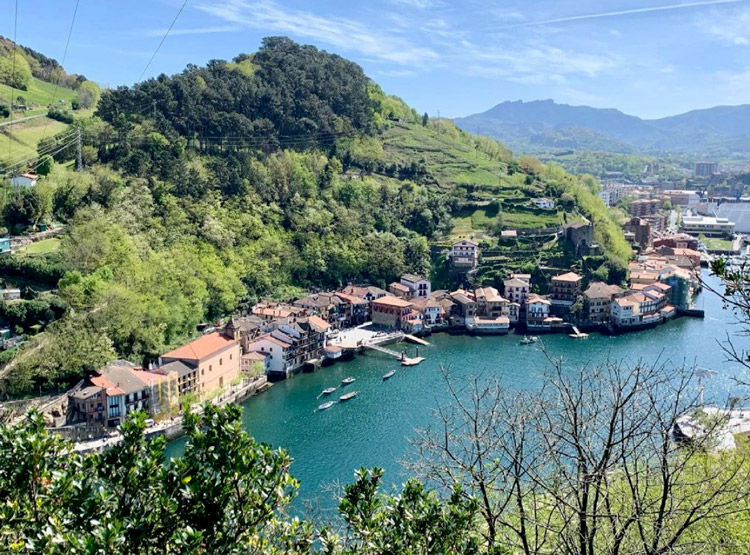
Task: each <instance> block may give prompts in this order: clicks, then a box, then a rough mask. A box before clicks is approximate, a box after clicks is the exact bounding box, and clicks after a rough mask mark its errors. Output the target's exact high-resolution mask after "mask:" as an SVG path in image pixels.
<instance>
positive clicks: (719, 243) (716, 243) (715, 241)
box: [702, 237, 732, 251]
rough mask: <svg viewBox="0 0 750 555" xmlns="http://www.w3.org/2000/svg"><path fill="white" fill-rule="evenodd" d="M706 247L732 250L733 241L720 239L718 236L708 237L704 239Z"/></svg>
mask: <svg viewBox="0 0 750 555" xmlns="http://www.w3.org/2000/svg"><path fill="white" fill-rule="evenodd" d="M702 241H703V242H704V243H705V244H706V248H707V249H708V250H710V251H731V250H732V241H730V240H728V239H719V238H718V237H706V238H705V239H702Z"/></svg>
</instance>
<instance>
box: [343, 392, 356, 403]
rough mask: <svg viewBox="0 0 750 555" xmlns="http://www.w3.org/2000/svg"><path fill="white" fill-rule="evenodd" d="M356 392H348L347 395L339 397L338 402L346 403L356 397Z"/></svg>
mask: <svg viewBox="0 0 750 555" xmlns="http://www.w3.org/2000/svg"><path fill="white" fill-rule="evenodd" d="M357 393H359V392H358V391H350V392H349V393H346V394H344V395H342V396H341V397H339V401H342V402H343V401H348V400H349V399H354V398H355V397H356V396H357Z"/></svg>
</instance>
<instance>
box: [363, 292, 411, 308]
mask: <svg viewBox="0 0 750 555" xmlns="http://www.w3.org/2000/svg"><path fill="white" fill-rule="evenodd" d="M372 303H373V304H374V305H376V304H381V305H386V306H395V307H399V308H406V307H409V306H411V303H410V302H409V301H405V300H404V299H399V298H398V297H394V296H392V295H386V296H385V297H380V298H379V299H375V300H374V301H372Z"/></svg>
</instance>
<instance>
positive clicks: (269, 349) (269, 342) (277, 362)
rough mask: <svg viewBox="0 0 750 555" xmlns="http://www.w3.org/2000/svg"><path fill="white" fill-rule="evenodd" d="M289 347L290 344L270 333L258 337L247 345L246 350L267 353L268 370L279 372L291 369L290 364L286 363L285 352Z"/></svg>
mask: <svg viewBox="0 0 750 555" xmlns="http://www.w3.org/2000/svg"><path fill="white" fill-rule="evenodd" d="M289 349H291V345H289V344H287V343H285V342H284V341H281V340H280V339H277V338H275V337H273V336H271V335H265V336H262V337H259V338H258V339H256V340H255V341H252V342H251V343H248V345H247V350H248V352H252V351H257V352H260V353H263V354H266V353H267V354H268V356H269V359H268V367H267V368H268V370H269V371H270V372H279V373H286V372H289V371H291V370H292V367H291V365H290V364H288V363H287V358H288V356H287V352H288V351H289Z"/></svg>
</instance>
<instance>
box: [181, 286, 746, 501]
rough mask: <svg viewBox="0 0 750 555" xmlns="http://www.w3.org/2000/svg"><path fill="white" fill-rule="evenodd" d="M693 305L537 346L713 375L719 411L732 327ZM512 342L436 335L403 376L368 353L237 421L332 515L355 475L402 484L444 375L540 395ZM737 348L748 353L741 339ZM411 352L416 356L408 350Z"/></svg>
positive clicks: (283, 390)
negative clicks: (285, 462) (335, 497)
mask: <svg viewBox="0 0 750 555" xmlns="http://www.w3.org/2000/svg"><path fill="white" fill-rule="evenodd" d="M698 306H699V307H700V308H703V309H704V310H705V311H706V318H705V319H704V320H699V319H693V318H679V319H677V320H674V321H672V322H670V323H668V324H666V325H664V326H660V327H658V328H656V329H653V330H645V331H641V332H636V333H631V334H627V335H621V336H617V337H607V336H603V335H599V334H592V335H591V336H590V338H589V339H588V340H582V341H581V340H579V341H576V340H573V339H570V338H569V337H567V336H566V335H548V336H543V337H542V341H543V342H544V345H545V347H546V348H547V350H548V352H549V354H550V355H551V356H553V357H556V358H557V357H563V361H564V364H565V365H566V367H568V368H571V367H580V366H582V365H593V364H596V363H597V362H600V361H602V360H604V359H606V358H607V357H610V358H612V359H616V360H622V359H624V360H627V361H629V362H636V361H638V360H642V361H643V362H645V363H650V364H657V363H664V362H668V363H669V364H683V363H684V364H687V365H692V364H696V365H698V366H703V367H708V368H712V369H714V370H717V371H719V374H718V375H717V376H715V377H713V378H711V379H710V380H707V381H706V382H705V383H704V385H705V387H706V393H705V398H706V401H707V402H708V401H716V402H724V401H725V400H726V399H727V397H728V396H729V395H730V394H731V392H732V389H733V388H732V381H731V376H732V375H733V374H735V373H736V372H738V371H739V369H738V368H736V367H734V366H732V365H731V364H729V363H728V362H725V358H726V357H725V355H724V353H723V352H722V351H721V348H720V346H719V344H718V343H717V342H718V341H725V340H726V334H727V332H728V333H730V334H736V333H737V332H738V331H739V328H738V326H737V325H736V324H735V322H736V320H735V319H734V317H733V316H732V314H731V313H729V312H728V311H724V310H722V307H721V301H720V299H719V298H718V297H717V296H715V295H713V294H712V293H708V292H704V293H703V294H702V295H701V296H700V297H699V301H698ZM519 339H520V337H519V336H516V335H508V336H504V337H470V336H462V335H456V336H451V335H447V334H435V335H433V336H432V337H430V338H428V340H429V341H430V343H431V344H432V345H431V346H430V347H419V350H420V355H422V356H425V357H426V359H427V360H426V361H425V362H423V363H422V364H420V365H419V366H415V367H412V368H402V367H400V366H399V365H398V363H397V362H396V361H395V359H393V358H392V357H389V356H387V355H384V354H380V353H377V352H373V351H371V352H368V353H367V354H365V355H362V356H358V357H356V358H355V359H354V360H352V361H349V362H342V363H337V364H335V365H333V366H330V367H327V368H323V369H321V370H320V371H318V372H316V373H314V374H302V375H299V376H297V377H295V378H293V379H290V380H286V381H284V382H280V383H277V384H275V385H274V386H273V387H272V388H271V389H270V390H269V391H268V392H266V393H264V394H263V395H260V396H258V397H255V398H251V399H249V400H248V401H246V402H245V403H244V411H243V420H244V423H245V426H246V428H247V430H248V431H250V432H251V433H252V434H253V435H254V436H255V437H256V438H257V439H259V440H261V441H265V442H268V443H270V444H272V445H274V446H283V447H285V448H286V449H287V450H288V451H289V452H290V453H291V455H292V456H293V457H294V459H295V462H294V464H293V465H292V472H293V474H294V475H295V476H296V477H297V478H298V479H299V480H300V481H301V488H300V498H299V501H298V503H302V502H311V503H313V504H318V505H320V506H323V507H330V506H331V505H332V499H331V495H330V493H329V492H328V490H330V489H331V488H330V487H329V486H331V485H334V484H336V483H342V484H343V483H348V482H350V481H351V479H352V476H353V472H354V470H355V469H356V468H359V467H363V466H365V467H370V466H380V467H383V468H385V469H386V478H387V480H386V481H387V482H388V483H390V484H398V483H401V482H402V481H403V479H404V478H406V477H407V474H406V472H405V471H404V469H403V468H402V466H401V464H400V463H399V460H403V459H405V458H408V457H409V455H410V453H411V452H412V451H411V447H410V443H409V440H410V439H411V438H413V437H414V429H415V428H425V427H427V426H429V425H430V424H431V423H432V422H433V421H434V420H433V417H432V411H433V410H434V409H435V408H436V407H437V406H439V405H441V404H446V403H448V402H449V399H448V393H447V390H446V384H445V381H444V379H443V377H442V374H441V371H440V368H441V366H444V367H445V368H447V369H448V372H449V374H450V378H451V379H452V380H456V381H457V382H459V383H460V382H461V381H465V379H466V378H468V377H472V376H476V375H478V374H484V375H487V376H498V377H500V378H501V380H502V382H503V383H504V384H505V387H506V388H515V389H526V388H535V387H538V386H539V384H540V380H541V375H542V373H543V372H544V370H545V368H548V367H549V366H548V364H549V363H548V362H547V360H546V358H545V355H544V354H543V353H542V351H541V349H540V347H539V346H538V345H528V346H526V345H521V344H520V343H519ZM734 341H735V343H736V344H737V345H742V342H745V344H747V338H743V337H735V338H734ZM408 349H409V351H410V353H414V349H415V347H414V346H409V347H408ZM393 369H398V371H397V372H396V375H395V376H393V377H392V378H391V379H389V380H387V381H383V380H382V376H383V374H385V373H386V372H387V371H389V370H393ZM347 376H353V377H355V378H356V380H357V381H356V382H355V383H354V384H352V385H350V386H347V387H345V388H340V389H339V390H337V392H336V393H334V395H333V396H331V397H330V399H325V400H333V399H335V398H338V395H340V394H341V392H342V390H343V391H349V390H352V389H356V390H357V391H359V395H358V397H357V398H356V399H354V400H352V401H349V402H348V403H337V404H335V405H334V406H333V407H332V408H331V409H329V410H327V411H325V412H319V413H316V412H314V411H315V408H316V407H317V406H318V405H319V404H320V403H322V402H324V399H323V398H321V399H317V398H316V397H317V395H318V394H319V393H320V392H321V391H322V390H323V389H325V388H326V387H332V386H338V385H339V384H340V382H341V380H342V379H343V378H345V377H347ZM182 446H183V442H182V441H176V442H174V443H172V444H171V445H170V446H169V455H170V456H173V455H178V454H179V453H180V452H181V451H182ZM300 506H301V505H300Z"/></svg>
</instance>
